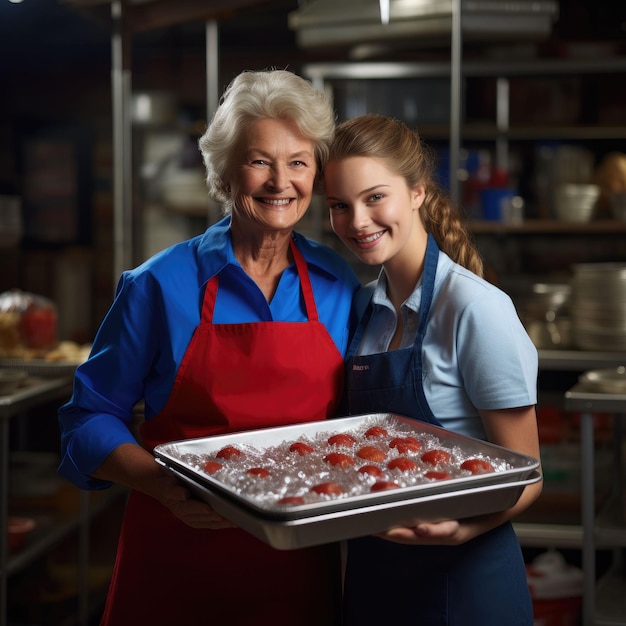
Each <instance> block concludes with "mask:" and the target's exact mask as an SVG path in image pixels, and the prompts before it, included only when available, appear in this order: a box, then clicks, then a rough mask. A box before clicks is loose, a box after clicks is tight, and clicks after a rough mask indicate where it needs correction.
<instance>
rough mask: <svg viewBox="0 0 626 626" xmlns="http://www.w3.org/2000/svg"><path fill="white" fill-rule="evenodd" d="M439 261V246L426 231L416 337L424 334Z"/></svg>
mask: <svg viewBox="0 0 626 626" xmlns="http://www.w3.org/2000/svg"><path fill="white" fill-rule="evenodd" d="M438 261H439V246H438V245H437V242H436V241H435V238H434V237H433V235H432V234H431V233H428V242H427V243H426V257H425V260H424V273H423V274H422V297H421V299H420V318H419V323H418V326H417V337H421V336H423V335H424V332H425V331H426V322H427V320H428V313H429V311H430V305H431V304H432V301H433V294H434V292H435V275H436V274H437V263H438Z"/></svg>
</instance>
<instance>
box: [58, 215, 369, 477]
mask: <svg viewBox="0 0 626 626" xmlns="http://www.w3.org/2000/svg"><path fill="white" fill-rule="evenodd" d="M293 236H294V239H295V243H296V245H297V247H298V249H299V250H300V252H301V253H302V255H303V257H304V259H305V261H306V262H307V266H308V270H309V276H310V279H311V284H312V287H313V293H314V296H315V303H316V305H317V310H318V315H319V319H320V321H321V322H322V323H323V324H324V325H325V327H326V329H327V330H328V332H329V334H330V336H331V337H332V339H333V341H334V342H335V345H336V346H337V349H338V350H339V352H340V353H341V354H342V355H344V354H345V351H346V347H347V341H348V333H349V326H350V312H351V304H352V298H353V295H354V293H355V291H356V290H357V288H358V286H359V281H358V279H357V277H356V276H355V274H354V272H353V271H352V269H351V268H350V266H349V264H348V263H347V262H346V261H344V260H343V259H342V258H341V257H340V256H339V255H338V254H337V253H336V252H334V251H333V250H331V249H330V248H327V247H326V246H323V245H321V244H318V243H316V242H313V241H311V240H308V239H306V238H305V237H303V236H302V235H299V234H297V233H294V235H293ZM217 274H218V275H219V289H218V293H217V300H216V303H215V311H214V317H213V321H214V322H215V323H220V324H224V323H226V324H237V323H244V322H259V321H290V322H299V321H301V322H305V321H307V317H306V310H305V308H304V302H303V299H302V297H301V290H300V280H299V278H298V273H297V269H296V266H295V264H292V265H291V266H290V267H288V268H287V269H286V270H285V271H284V272H283V275H282V276H281V279H280V281H279V284H278V288H277V290H276V293H275V295H274V297H273V298H272V301H271V302H270V303H268V302H267V300H266V298H265V296H264V295H263V293H262V292H261V290H260V289H259V288H258V286H257V285H256V283H254V281H253V280H252V279H251V278H250V277H249V276H248V275H247V274H246V273H245V272H244V271H243V269H242V267H241V265H240V264H239V263H238V262H237V260H236V259H235V256H234V254H233V249H232V242H231V238H230V217H226V218H224V219H223V220H221V221H220V222H218V223H217V224H215V225H214V226H212V227H210V228H209V229H208V230H207V231H206V232H205V233H204V234H202V235H199V236H198V237H195V238H193V239H190V240H188V241H185V242H182V243H179V244H176V245H174V246H172V247H170V248H167V249H166V250H164V251H162V252H160V253H158V254H156V255H155V256H153V257H152V258H150V259H148V260H147V261H146V262H145V263H143V264H142V265H141V266H139V267H138V268H136V269H134V270H131V271H127V272H124V274H123V275H122V276H121V278H120V281H119V284H118V287H117V292H116V296H115V299H114V302H113V304H112V306H111V308H110V309H109V311H108V313H107V315H106V317H105V319H104V321H103V322H102V325H101V326H100V328H99V330H98V333H97V335H96V337H95V340H94V344H93V348H92V352H91V355H90V357H89V359H88V360H87V361H86V362H85V363H83V364H82V365H80V366H79V367H78V369H77V370H76V376H75V379H74V391H73V395H72V398H71V399H70V401H69V402H68V403H67V404H65V405H64V406H62V407H61V408H60V410H59V425H60V429H61V452H62V459H61V464H60V466H59V473H60V474H61V475H62V476H64V477H65V478H66V479H68V480H70V481H71V482H73V483H74V484H76V485H77V486H79V487H81V488H92V489H93V488H103V487H106V486H108V485H109V484H110V483H107V482H104V481H99V480H96V479H93V478H90V476H89V474H91V473H92V472H93V471H94V470H95V469H96V468H97V467H99V466H100V464H101V463H102V462H103V461H104V459H105V458H106V457H107V456H108V455H109V454H110V453H111V452H112V451H113V450H114V449H115V448H117V447H118V446H119V445H121V444H123V443H129V442H130V443H135V442H136V440H135V438H134V437H133V435H132V433H131V431H130V430H129V424H130V423H131V421H132V419H133V407H134V406H135V405H136V404H137V403H138V402H139V401H140V400H143V402H144V405H145V418H146V419H150V418H151V417H153V416H154V415H156V414H157V413H159V412H160V411H161V409H163V408H164V406H165V404H166V402H167V399H168V397H169V395H170V392H171V389H172V385H173V383H174V377H175V375H176V372H177V370H178V367H179V365H180V362H181V360H182V357H183V355H184V354H185V351H186V350H187V346H188V344H189V341H190V340H191V336H192V334H193V332H194V330H195V328H196V327H197V326H198V324H199V323H200V313H201V308H202V300H203V295H204V287H205V285H206V283H207V281H208V280H209V279H210V278H212V277H213V276H215V275H217Z"/></svg>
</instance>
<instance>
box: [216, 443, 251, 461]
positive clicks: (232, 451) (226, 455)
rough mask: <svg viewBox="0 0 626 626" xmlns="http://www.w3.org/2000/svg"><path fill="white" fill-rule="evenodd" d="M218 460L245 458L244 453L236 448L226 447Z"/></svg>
mask: <svg viewBox="0 0 626 626" xmlns="http://www.w3.org/2000/svg"><path fill="white" fill-rule="evenodd" d="M215 456H216V457H217V458H218V459H236V458H237V457H239V456H244V454H243V452H242V451H241V450H240V449H239V448H235V446H226V447H225V448H222V449H221V450H220V451H219V452H218V453H217V454H216V455H215Z"/></svg>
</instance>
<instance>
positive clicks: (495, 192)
mask: <svg viewBox="0 0 626 626" xmlns="http://www.w3.org/2000/svg"><path fill="white" fill-rule="evenodd" d="M515 194H516V192H515V190H514V189H503V188H500V187H498V188H488V189H483V190H482V191H481V192H480V204H481V207H482V214H483V219H484V220H489V221H497V222H499V221H501V220H502V204H503V203H504V202H506V201H508V200H510V199H511V198H512V197H513V196H514V195H515Z"/></svg>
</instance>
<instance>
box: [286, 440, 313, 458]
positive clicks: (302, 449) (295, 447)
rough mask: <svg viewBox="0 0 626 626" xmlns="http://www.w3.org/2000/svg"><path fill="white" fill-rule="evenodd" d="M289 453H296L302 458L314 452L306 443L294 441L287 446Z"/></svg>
mask: <svg viewBox="0 0 626 626" xmlns="http://www.w3.org/2000/svg"><path fill="white" fill-rule="evenodd" d="M289 452H297V453H298V454H299V455H300V456H304V455H305V454H311V452H314V449H313V448H312V447H311V446H310V445H309V444H308V443H304V441H295V442H294V443H292V444H291V445H290V446H289Z"/></svg>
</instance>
